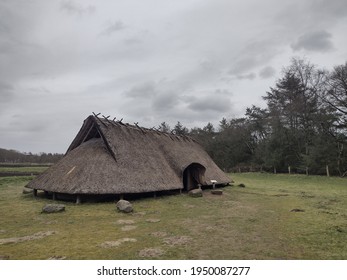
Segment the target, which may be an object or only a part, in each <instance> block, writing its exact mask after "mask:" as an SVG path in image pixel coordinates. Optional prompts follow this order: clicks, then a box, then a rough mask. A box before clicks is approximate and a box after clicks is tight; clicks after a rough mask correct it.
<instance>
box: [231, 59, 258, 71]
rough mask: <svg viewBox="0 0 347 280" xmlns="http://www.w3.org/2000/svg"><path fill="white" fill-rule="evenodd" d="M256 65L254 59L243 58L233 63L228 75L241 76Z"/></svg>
mask: <svg viewBox="0 0 347 280" xmlns="http://www.w3.org/2000/svg"><path fill="white" fill-rule="evenodd" d="M256 65H257V61H256V59H255V57H253V56H250V57H245V58H241V59H239V60H237V61H235V62H234V64H233V66H232V67H231V68H230V70H229V74H230V75H232V76H238V75H241V74H243V73H245V72H247V71H249V70H251V69H252V68H253V67H255V66H256Z"/></svg>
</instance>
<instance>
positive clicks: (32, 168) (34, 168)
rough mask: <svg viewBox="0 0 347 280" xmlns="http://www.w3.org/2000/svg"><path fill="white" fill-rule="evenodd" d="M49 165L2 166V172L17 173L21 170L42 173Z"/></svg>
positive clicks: (0, 168)
mask: <svg viewBox="0 0 347 280" xmlns="http://www.w3.org/2000/svg"><path fill="white" fill-rule="evenodd" d="M48 167H49V166H34V165H33V166H15V167H8V166H6V167H4V166H0V173H1V172H16V173H21V172H27V173H29V172H33V173H41V172H43V171H45V170H46V169H47V168H48Z"/></svg>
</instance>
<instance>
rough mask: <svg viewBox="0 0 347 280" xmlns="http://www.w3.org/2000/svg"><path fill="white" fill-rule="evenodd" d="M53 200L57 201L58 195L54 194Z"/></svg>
mask: <svg viewBox="0 0 347 280" xmlns="http://www.w3.org/2000/svg"><path fill="white" fill-rule="evenodd" d="M52 199H53V200H56V199H57V195H56V193H55V192H54V193H53V197H52Z"/></svg>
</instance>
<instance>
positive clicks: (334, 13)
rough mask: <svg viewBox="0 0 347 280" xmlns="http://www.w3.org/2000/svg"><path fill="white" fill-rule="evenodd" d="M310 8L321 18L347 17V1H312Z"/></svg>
mask: <svg viewBox="0 0 347 280" xmlns="http://www.w3.org/2000/svg"><path fill="white" fill-rule="evenodd" d="M310 8H311V10H313V11H314V12H315V13H316V14H318V15H319V16H320V17H329V18H331V19H336V18H341V17H346V16H347V1H346V0H318V1H312V2H311V6H310Z"/></svg>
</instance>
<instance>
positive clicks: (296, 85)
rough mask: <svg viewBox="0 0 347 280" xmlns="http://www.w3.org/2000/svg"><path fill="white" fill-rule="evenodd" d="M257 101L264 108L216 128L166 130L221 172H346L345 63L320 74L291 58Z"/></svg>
mask: <svg viewBox="0 0 347 280" xmlns="http://www.w3.org/2000/svg"><path fill="white" fill-rule="evenodd" d="M262 98H263V99H264V100H265V102H266V107H265V108H260V107H257V106H254V105H252V106H251V107H249V108H247V109H246V112H245V114H244V116H243V117H241V118H233V119H230V120H227V119H225V118H223V119H222V120H221V121H220V122H219V126H218V127H217V128H215V127H214V126H213V125H212V124H211V123H208V124H207V125H206V126H205V127H203V128H193V129H191V130H190V131H189V130H188V129H187V128H186V127H184V126H183V125H182V124H181V123H180V122H178V123H177V124H176V125H175V127H174V128H173V130H172V132H174V133H176V134H189V135H191V136H192V137H194V138H195V139H197V140H198V142H200V143H201V144H202V146H203V147H204V148H205V149H206V150H207V152H208V153H209V154H210V155H211V157H212V158H213V159H214V161H215V162H216V163H217V164H218V165H219V166H220V167H221V168H222V169H224V170H225V171H236V172H237V171H243V170H247V171H252V170H258V171H259V170H264V171H271V172H274V173H277V172H288V173H304V174H307V175H308V174H326V175H328V176H329V175H339V176H345V175H346V174H347V151H346V149H347V137H346V136H347V134H346V131H347V63H345V64H343V65H338V66H335V67H334V68H333V69H332V70H326V69H320V68H318V66H316V65H314V64H312V63H311V62H309V61H308V60H306V59H301V58H292V60H291V64H290V65H289V66H287V67H284V68H283V70H282V74H281V77H280V78H279V79H278V80H277V81H276V83H275V85H274V86H273V87H270V89H269V90H268V91H267V92H266V94H265V95H264V96H263V97H262ZM159 129H161V130H162V131H170V127H169V126H168V125H167V124H166V123H162V124H161V125H160V126H159Z"/></svg>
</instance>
